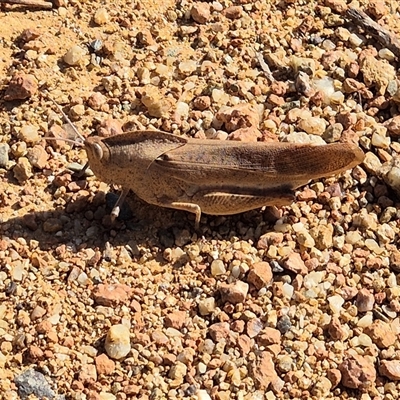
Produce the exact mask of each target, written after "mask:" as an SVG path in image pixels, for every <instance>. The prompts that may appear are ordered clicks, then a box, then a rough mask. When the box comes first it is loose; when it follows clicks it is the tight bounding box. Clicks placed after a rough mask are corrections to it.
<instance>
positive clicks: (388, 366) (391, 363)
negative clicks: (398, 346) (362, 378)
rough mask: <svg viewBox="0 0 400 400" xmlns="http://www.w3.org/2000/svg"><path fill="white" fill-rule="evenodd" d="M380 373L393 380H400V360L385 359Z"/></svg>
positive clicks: (380, 367)
mask: <svg viewBox="0 0 400 400" xmlns="http://www.w3.org/2000/svg"><path fill="white" fill-rule="evenodd" d="M379 373H380V374H381V375H383V376H386V377H387V378H389V379H390V380H392V381H399V380H400V360H383V361H382V362H381V364H380V366H379Z"/></svg>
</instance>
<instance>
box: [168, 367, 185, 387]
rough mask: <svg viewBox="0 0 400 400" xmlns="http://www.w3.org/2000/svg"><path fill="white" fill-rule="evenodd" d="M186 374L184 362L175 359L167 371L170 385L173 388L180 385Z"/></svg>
mask: <svg viewBox="0 0 400 400" xmlns="http://www.w3.org/2000/svg"><path fill="white" fill-rule="evenodd" d="M186 374H187V366H186V365H185V364H184V363H182V362H180V361H177V362H176V364H175V365H173V366H172V367H171V369H170V370H169V373H168V377H169V378H171V379H172V382H170V386H171V387H173V388H175V387H178V386H180V385H181V384H182V383H183V380H184V378H185V376H186Z"/></svg>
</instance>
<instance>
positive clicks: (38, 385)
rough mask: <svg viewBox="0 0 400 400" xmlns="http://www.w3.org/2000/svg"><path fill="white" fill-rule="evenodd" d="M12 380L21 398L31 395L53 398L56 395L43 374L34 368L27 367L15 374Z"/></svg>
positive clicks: (40, 397)
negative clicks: (20, 372)
mask: <svg viewBox="0 0 400 400" xmlns="http://www.w3.org/2000/svg"><path fill="white" fill-rule="evenodd" d="M14 382H15V385H16V386H17V389H18V394H19V396H20V398H21V399H26V398H28V397H29V396H31V395H34V396H36V398H39V399H42V398H48V399H53V398H55V396H56V395H55V393H54V391H53V390H52V389H51V387H50V385H49V382H48V381H47V380H46V378H45V376H44V375H43V374H41V373H40V372H37V371H35V370H34V369H27V370H25V371H24V372H23V373H22V374H20V375H17V376H16V377H15V379H14Z"/></svg>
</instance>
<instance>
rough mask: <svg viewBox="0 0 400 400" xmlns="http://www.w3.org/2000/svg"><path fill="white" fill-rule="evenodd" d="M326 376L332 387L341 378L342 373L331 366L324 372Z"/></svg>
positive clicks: (337, 383)
mask: <svg viewBox="0 0 400 400" xmlns="http://www.w3.org/2000/svg"><path fill="white" fill-rule="evenodd" d="M326 377H327V378H328V379H329V380H330V381H331V383H332V389H334V388H335V387H336V386H337V385H339V383H340V381H341V380H342V373H341V372H340V370H338V369H337V368H331V369H329V370H328V372H327V373H326Z"/></svg>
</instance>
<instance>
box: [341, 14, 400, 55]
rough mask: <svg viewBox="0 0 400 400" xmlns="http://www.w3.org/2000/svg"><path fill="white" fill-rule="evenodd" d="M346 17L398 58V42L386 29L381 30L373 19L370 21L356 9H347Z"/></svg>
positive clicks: (399, 52)
mask: <svg viewBox="0 0 400 400" xmlns="http://www.w3.org/2000/svg"><path fill="white" fill-rule="evenodd" d="M346 16H347V17H348V18H350V19H351V20H352V21H353V22H354V23H355V24H356V25H358V26H360V27H361V28H363V29H365V31H366V32H367V33H369V34H370V35H371V36H373V37H374V38H375V39H376V40H378V42H380V43H381V44H382V45H383V46H385V47H386V48H388V49H389V50H390V51H392V52H393V54H394V55H395V56H396V57H397V58H400V40H399V39H398V38H397V37H396V36H395V35H394V34H392V33H390V32H389V31H388V30H387V29H385V28H383V27H382V26H381V25H379V24H378V23H377V22H375V21H374V20H373V19H371V18H370V17H369V16H368V15H367V14H365V12H363V11H361V10H359V9H357V8H351V7H350V8H348V9H347V10H346Z"/></svg>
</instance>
